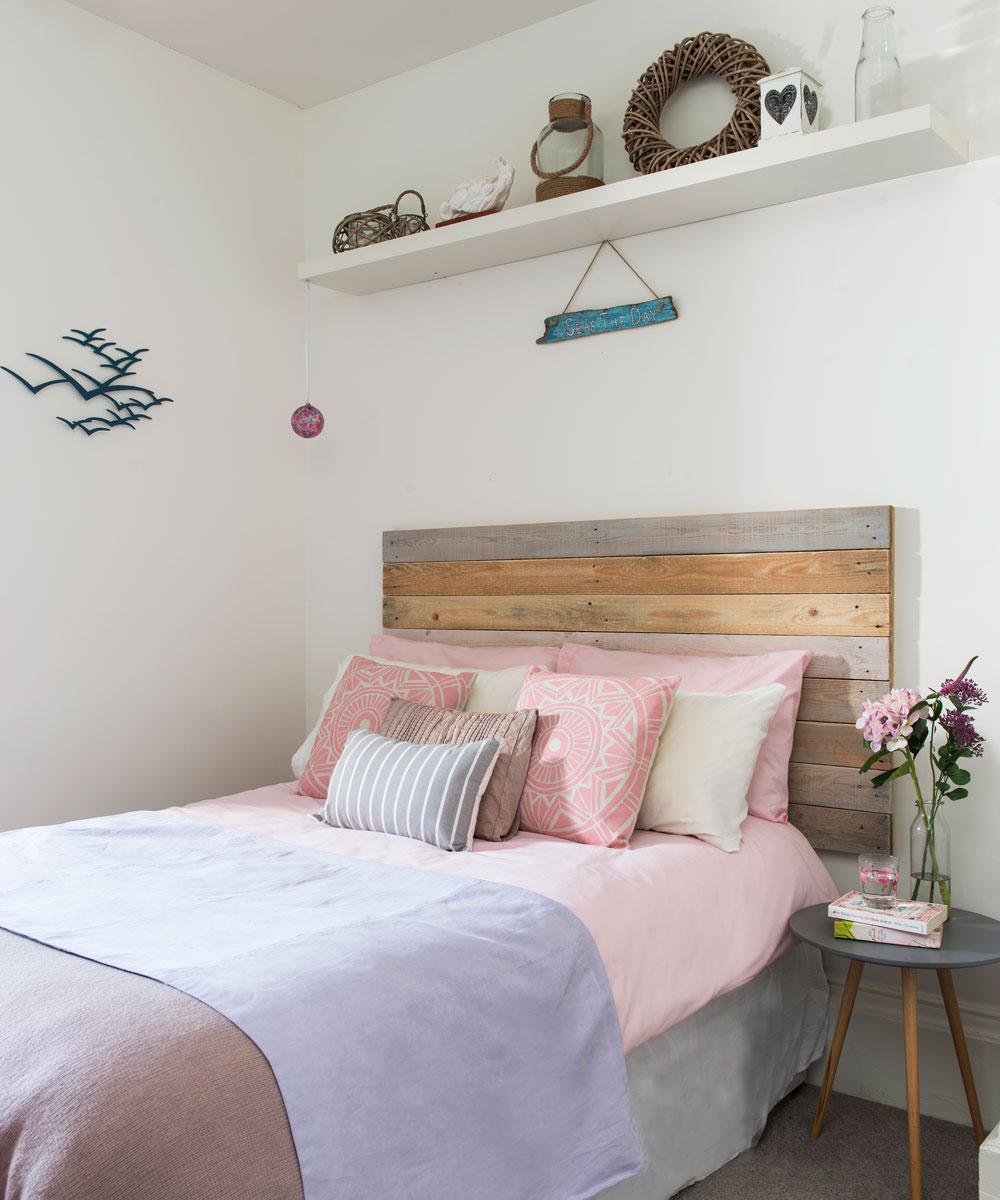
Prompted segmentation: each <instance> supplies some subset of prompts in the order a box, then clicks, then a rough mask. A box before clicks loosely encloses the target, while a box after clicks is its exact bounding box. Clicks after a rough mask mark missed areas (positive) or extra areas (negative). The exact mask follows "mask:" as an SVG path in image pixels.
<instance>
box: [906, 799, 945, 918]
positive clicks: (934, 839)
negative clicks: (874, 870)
mask: <svg viewBox="0 0 1000 1200" xmlns="http://www.w3.org/2000/svg"><path fill="white" fill-rule="evenodd" d="M910 884H911V888H910V899H911V900H926V901H928V902H929V903H931V904H947V905H948V907H949V908H950V907H951V830H950V829H949V828H948V822H947V821H946V820H945V819H944V813H942V812H941V810H940V809H938V811H937V812H936V813H935V814H934V817H933V820H931V821H928V820H927V818H926V817H925V816H924V813H923V811H922V810H921V809H920V808H919V807H918V808H917V815H916V816H915V817H914V818H913V824H912V825H911V826H910Z"/></svg>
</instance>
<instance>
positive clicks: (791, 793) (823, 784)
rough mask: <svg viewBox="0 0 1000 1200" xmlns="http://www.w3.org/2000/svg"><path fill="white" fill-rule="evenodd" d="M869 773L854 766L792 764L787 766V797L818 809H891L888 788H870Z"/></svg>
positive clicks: (861, 810) (870, 778) (869, 810)
mask: <svg viewBox="0 0 1000 1200" xmlns="http://www.w3.org/2000/svg"><path fill="white" fill-rule="evenodd" d="M871 780H872V777H871V775H862V774H861V773H860V772H859V771H858V769H857V768H856V767H829V766H822V765H820V764H816V763H792V764H791V765H790V767H789V769H788V797H789V800H791V801H793V802H794V803H796V804H817V805H819V806H820V807H821V808H850V809H854V810H856V811H860V812H880V813H887V812H892V793H891V791H890V789H889V788H887V787H882V788H873V787H872V783H871Z"/></svg>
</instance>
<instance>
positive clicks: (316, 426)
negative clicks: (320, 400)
mask: <svg viewBox="0 0 1000 1200" xmlns="http://www.w3.org/2000/svg"><path fill="white" fill-rule="evenodd" d="M323 425H324V421H323V414H322V413H321V412H320V411H319V409H318V408H313V406H312V405H311V404H303V405H301V406H300V407H299V408H297V409H296V410H295V412H293V413H292V428H293V429H294V430H295V432H296V433H297V434H298V435H299V437H303V438H314V437H315V436H316V435H317V434H318V433H322V432H323Z"/></svg>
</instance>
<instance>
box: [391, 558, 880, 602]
mask: <svg viewBox="0 0 1000 1200" xmlns="http://www.w3.org/2000/svg"><path fill="white" fill-rule="evenodd" d="M890 566H891V564H890V551H889V550H815V551H809V550H800V551H791V552H787V553H776V554H646V555H640V556H636V557H631V558H622V557H607V558H510V559H499V560H498V559H473V560H471V561H464V562H410V563H385V564H384V565H383V570H382V577H383V581H382V586H383V590H384V591H385V594H386V595H387V596H516V595H526V596H546V595H561V596H566V595H576V594H579V595H587V596H630V595H631V596H643V595H645V596H649V595H686V596H713V595H730V596H737V595H741V594H744V593H757V594H760V595H765V594H773V593H784V594H791V593H800V594H801V593H808V592H888V591H890V589H891V586H892V581H891V577H890Z"/></svg>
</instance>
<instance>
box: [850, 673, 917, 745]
mask: <svg viewBox="0 0 1000 1200" xmlns="http://www.w3.org/2000/svg"><path fill="white" fill-rule="evenodd" d="M921 699H922V697H921V696H920V694H919V693H918V692H915V691H913V690H912V688H893V689H892V691H891V692H886V694H885V695H884V696H883V697H882V699H881V700H866V701H865V703H864V707H863V708H862V710H861V716H860V717H859V718H858V720H857V722H856V725H857V728H858V729H861V730H863V731H864V733H863V736H864V739H865V741H866V742H867V743H868V745H869V746H870V747H871V751H872V753H873V754H878V753H879V751H880V750H882V748H883V747H884V748H885V749H886V750H902V749H903V747H904V746H905V745H906V739H907V738H908V737H909V736H910V734H911V733H912V732H913V726H912V725H911V724H910V713H911V712H912V710H913V706H914V705H915V704H919V702H920V700H921Z"/></svg>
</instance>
